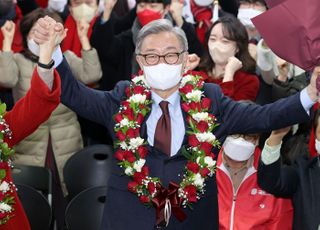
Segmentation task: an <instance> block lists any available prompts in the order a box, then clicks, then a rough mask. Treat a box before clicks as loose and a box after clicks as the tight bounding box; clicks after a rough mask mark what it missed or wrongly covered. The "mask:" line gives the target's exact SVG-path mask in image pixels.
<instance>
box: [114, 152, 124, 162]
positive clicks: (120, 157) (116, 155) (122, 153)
mask: <svg viewBox="0 0 320 230" xmlns="http://www.w3.org/2000/svg"><path fill="white" fill-rule="evenodd" d="M114 157H115V158H116V159H118V160H119V161H123V160H124V152H123V151H122V150H121V149H118V151H117V152H116V153H115V154H114Z"/></svg>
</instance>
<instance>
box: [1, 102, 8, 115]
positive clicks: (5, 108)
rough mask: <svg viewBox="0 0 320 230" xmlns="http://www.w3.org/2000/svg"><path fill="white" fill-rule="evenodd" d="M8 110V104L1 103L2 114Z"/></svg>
mask: <svg viewBox="0 0 320 230" xmlns="http://www.w3.org/2000/svg"><path fill="white" fill-rule="evenodd" d="M6 110H7V106H6V104H5V103H2V104H0V115H4V114H5V112H6Z"/></svg>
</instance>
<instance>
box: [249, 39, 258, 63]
mask: <svg viewBox="0 0 320 230" xmlns="http://www.w3.org/2000/svg"><path fill="white" fill-rule="evenodd" d="M248 50H249V54H250V56H251V57H252V58H253V59H254V60H255V61H257V46H256V45H255V44H252V43H249V45H248Z"/></svg>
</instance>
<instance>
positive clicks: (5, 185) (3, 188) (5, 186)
mask: <svg viewBox="0 0 320 230" xmlns="http://www.w3.org/2000/svg"><path fill="white" fill-rule="evenodd" d="M9 190H10V186H9V183H7V182H6V181H3V182H2V183H1V185H0V191H1V192H3V193H5V192H7V191H9Z"/></svg>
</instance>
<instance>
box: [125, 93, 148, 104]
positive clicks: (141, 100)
mask: <svg viewBox="0 0 320 230" xmlns="http://www.w3.org/2000/svg"><path fill="white" fill-rule="evenodd" d="M146 99H147V96H146V95H142V94H140V93H138V94H134V95H132V96H131V97H130V98H129V99H128V101H129V102H134V103H140V104H143V103H144V102H145V100H146Z"/></svg>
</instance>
